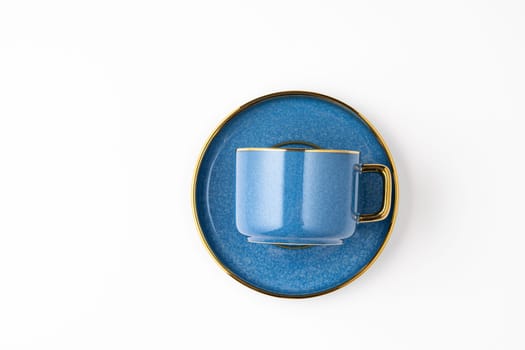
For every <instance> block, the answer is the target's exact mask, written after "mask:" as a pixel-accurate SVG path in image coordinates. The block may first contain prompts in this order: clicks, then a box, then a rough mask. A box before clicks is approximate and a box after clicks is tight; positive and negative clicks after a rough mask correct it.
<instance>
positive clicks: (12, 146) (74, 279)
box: [0, 0, 525, 350]
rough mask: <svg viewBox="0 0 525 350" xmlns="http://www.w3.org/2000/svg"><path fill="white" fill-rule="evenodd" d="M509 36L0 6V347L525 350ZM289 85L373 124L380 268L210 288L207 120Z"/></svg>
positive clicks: (401, 19) (513, 20) (408, 8)
mask: <svg viewBox="0 0 525 350" xmlns="http://www.w3.org/2000/svg"><path fill="white" fill-rule="evenodd" d="M524 19H525V3H524V2H523V1H519V0H516V1H439V2H438V1H436V2H422V1H404V0H396V1H352V2H349V1H345V2H343V1H341V2H334V1H323V2H311V1H297V2H295V1H293V2H292V1H260V2H257V3H255V2H253V3H249V2H247V1H237V2H234V1H225V0H222V1H208V2H203V1H193V2H190V1H185V2H176V1H164V2H161V1H142V2H141V1H89V2H88V1H86V2H80V1H76V2H73V1H61V2H60V1H34V2H26V1H5V0H4V1H2V2H0V348H1V349H6V350H7V349H9V350H10V349H54V350H56V349H183V348H197V347H199V348H201V349H206V348H211V347H214V348H229V349H245V348H251V349H274V348H275V349H277V348H285V347H288V348H294V349H342V348H347V349H350V348H353V349H386V348H388V349H445V348H446V349H449V348H450V349H465V348H470V349H496V348H497V349H518V348H521V349H523V347H524V346H525V344H524V340H523V328H524V323H525V322H524V316H523V315H524V313H525V310H524V302H523V295H524V294H525V288H524V272H523V267H524V266H525V263H524V258H523V249H524V248H523V245H524V243H525V238H524V237H525V230H524V229H523V227H522V226H520V225H521V224H522V223H523V221H522V219H523V216H524V215H523V210H524V205H523V201H524V200H523V198H524V196H525V193H524V187H523V182H524V180H523V170H524V166H523V150H524V149H525V143H524V136H523V131H524V126H523V125H524V124H523V123H522V120H523V118H524V117H525V106H524V103H523V102H524V97H525V83H524V81H525V68H524V62H525V24H524V23H525V20H524ZM289 89H301V90H312V91H317V92H321V93H324V94H328V95H332V96H334V97H336V98H339V99H341V100H343V101H345V102H347V103H349V104H351V105H352V106H354V107H355V108H357V110H359V111H360V112H362V113H363V114H364V115H365V116H367V117H368V119H369V120H370V121H371V122H372V123H374V125H375V126H376V127H377V128H378V130H379V131H380V132H381V133H382V135H383V136H384V138H385V139H386V141H387V143H388V144H389V146H390V148H391V151H392V153H393V155H394V159H395V161H396V163H397V167H398V171H399V182H400V188H401V193H400V195H401V197H400V206H399V215H398V221H397V224H396V227H395V229H394V232H393V235H392V237H391V240H390V242H389V244H388V245H387V247H386V249H385V251H384V253H383V254H382V255H381V257H380V258H379V260H378V261H377V262H376V263H375V264H374V265H373V266H372V268H371V269H370V270H369V271H368V272H367V273H366V274H365V275H363V276H362V277H361V278H359V279H358V280H357V281H355V282H354V283H352V284H351V285H349V286H347V287H345V288H343V289H341V290H339V291H337V292H334V293H331V294H328V295H325V296H322V297H318V298H313V299H306V300H287V299H278V298H273V297H269V296H266V295H263V294H259V293H257V292H254V291H252V290H251V289H248V288H246V287H244V286H242V285H241V284H239V283H237V282H236V281H234V280H233V279H232V278H230V277H228V276H227V275H226V274H225V273H223V272H222V270H220V268H219V267H218V265H216V264H215V262H214V261H213V260H212V258H211V257H210V256H209V255H208V253H207V251H206V249H205V248H204V246H203V245H202V244H201V241H200V238H199V235H198V233H197V230H196V228H195V225H194V222H193V217H192V210H191V201H190V197H191V196H190V195H191V183H192V178H193V170H194V166H195V164H196V161H197V158H198V155H199V152H200V149H201V147H202V145H203V144H204V142H205V140H206V139H207V137H208V136H209V134H210V133H211V132H212V131H213V129H214V128H215V127H216V126H217V125H218V123H219V122H220V121H221V120H222V119H223V118H224V117H225V116H226V115H227V114H228V113H229V112H230V111H232V110H233V109H234V108H236V107H237V106H239V105H241V104H242V103H244V102H247V101H248V100H251V99H252V98H255V97H258V96H260V95H263V94H266V93H270V92H275V91H280V90H289ZM520 333H521V334H520Z"/></svg>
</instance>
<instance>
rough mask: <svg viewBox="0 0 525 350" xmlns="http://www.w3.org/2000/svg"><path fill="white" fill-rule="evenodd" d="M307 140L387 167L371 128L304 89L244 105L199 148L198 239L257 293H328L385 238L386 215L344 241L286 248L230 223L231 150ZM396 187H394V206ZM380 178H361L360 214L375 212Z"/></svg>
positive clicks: (232, 209)
mask: <svg viewBox="0 0 525 350" xmlns="http://www.w3.org/2000/svg"><path fill="white" fill-rule="evenodd" d="M295 140H299V141H304V142H311V143H314V144H317V145H319V146H320V147H322V148H325V149H348V150H356V151H359V152H360V156H361V159H360V161H361V162H363V163H380V164H385V165H387V166H388V167H390V169H391V170H392V171H393V169H392V164H391V163H390V160H389V157H388V154H387V152H386V150H385V149H384V148H383V146H382V145H381V142H380V141H379V140H378V139H377V137H376V136H375V134H374V133H373V131H372V130H371V129H370V128H369V127H368V125H367V124H366V123H365V122H364V121H363V120H362V119H361V118H360V117H359V116H358V115H357V114H356V113H355V112H353V111H352V110H351V109H349V108H347V107H345V106H344V105H341V104H338V103H336V102H335V101H332V100H329V99H326V98H322V97H318V96H311V95H307V94H301V93H297V94H292V95H284V96H270V97H267V98H266V99H263V100H259V101H258V102H257V103H255V104H252V105H250V106H249V107H245V108H241V109H240V110H239V111H238V112H237V113H236V114H235V116H234V117H232V118H231V119H230V120H229V121H227V122H226V123H225V124H224V125H223V126H222V128H221V129H220V130H219V131H218V132H217V133H216V134H215V136H214V137H213V139H212V140H211V141H210V143H209V145H208V147H207V148H206V150H205V151H204V154H203V157H202V159H201V163H200V166H199V168H198V169H197V178H196V185H195V194H194V195H195V210H196V215H197V219H198V223H199V226H200V229H201V231H202V235H203V238H204V239H205V241H206V243H207V245H208V247H209V249H210V250H211V252H212V253H213V255H214V256H215V257H216V258H217V260H218V261H219V262H220V263H221V264H222V265H223V266H224V267H225V268H226V269H227V270H228V271H229V272H230V273H231V274H233V275H234V276H235V277H236V278H237V279H240V280H242V281H243V282H244V283H246V284H248V285H250V286H251V287H253V288H255V289H258V290H260V291H262V292H265V293H268V294H273V295H280V296H288V297H301V296H310V295H317V294H321V293H323V292H326V291H330V290H333V289H335V288H337V287H338V286H340V285H342V284H344V283H345V282H347V281H349V280H351V279H352V278H353V277H354V276H356V275H357V274H359V272H360V271H361V270H363V269H364V268H365V267H366V266H367V265H368V264H369V263H370V262H371V261H372V260H373V259H374V257H375V256H376V255H377V253H378V251H379V249H380V248H381V246H382V245H383V243H384V241H385V239H386V238H387V235H388V232H389V230H390V227H391V225H392V220H393V215H394V212H395V211H391V213H390V214H389V216H388V218H387V219H385V220H383V221H379V222H373V223H367V224H359V225H357V229H356V231H355V233H354V234H353V235H352V236H351V237H350V238H348V239H345V240H344V241H343V244H342V245H332V246H314V247H311V248H306V249H286V248H282V247H279V246H275V245H270V244H254V243H250V242H248V241H247V240H246V237H245V236H243V235H242V234H240V232H239V231H238V230H237V227H236V223H235V176H234V174H235V167H236V166H235V158H236V149H237V148H243V147H272V146H274V145H276V144H279V143H282V142H287V141H295ZM396 190H397V187H396V185H395V184H394V188H393V191H394V193H393V201H394V202H393V203H392V206H393V207H395V200H396V195H395V191H396ZM382 196H383V183H382V179H381V177H380V175H378V174H373V173H371V174H365V175H362V176H360V185H359V199H358V203H359V207H358V209H359V211H360V212H366V213H371V212H375V211H377V210H378V209H379V208H380V206H381V202H382Z"/></svg>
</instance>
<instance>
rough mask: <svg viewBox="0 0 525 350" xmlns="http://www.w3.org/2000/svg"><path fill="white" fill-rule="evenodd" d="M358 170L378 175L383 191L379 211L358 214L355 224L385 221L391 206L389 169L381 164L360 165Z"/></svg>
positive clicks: (390, 174) (390, 175)
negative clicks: (381, 178)
mask: <svg viewBox="0 0 525 350" xmlns="http://www.w3.org/2000/svg"><path fill="white" fill-rule="evenodd" d="M360 170H361V173H372V172H376V173H380V174H381V176H382V177H383V182H384V186H385V191H384V196H383V205H382V208H381V210H379V211H378V212H376V213H372V214H360V215H359V217H358V219H357V222H359V223H365V222H375V221H381V220H384V219H386V217H387V216H388V214H389V213H390V208H391V206H392V173H391V172H390V169H389V168H388V167H387V166H385V165H383V164H361V166H360Z"/></svg>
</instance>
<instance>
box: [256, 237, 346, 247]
mask: <svg viewBox="0 0 525 350" xmlns="http://www.w3.org/2000/svg"><path fill="white" fill-rule="evenodd" d="M248 242H251V243H262V244H276V245H283V246H314V245H341V244H343V240H342V239H333V238H332V239H331V238H284V237H262V236H251V237H248Z"/></svg>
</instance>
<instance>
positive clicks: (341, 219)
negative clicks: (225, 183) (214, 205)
mask: <svg viewBox="0 0 525 350" xmlns="http://www.w3.org/2000/svg"><path fill="white" fill-rule="evenodd" d="M360 173H361V165H360V163H359V152H356V151H344V150H317V149H282V148H239V149H237V155H236V224H237V229H238V230H239V232H241V233H242V234H244V235H246V236H248V241H250V242H254V243H269V244H282V245H336V244H341V243H342V240H343V239H345V238H348V237H350V236H351V235H352V234H353V233H354V232H355V229H356V225H357V223H358V220H359V215H358V213H357V198H358V197H357V195H358V192H357V189H358V182H359V174H360Z"/></svg>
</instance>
